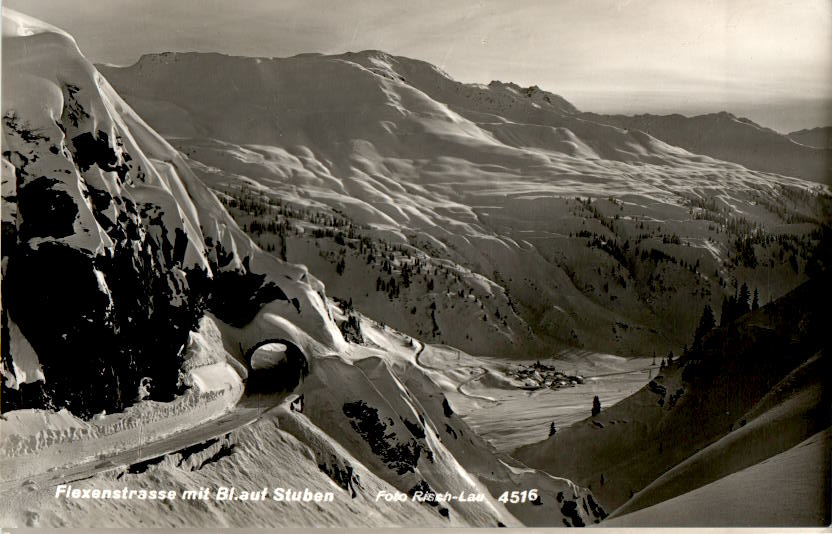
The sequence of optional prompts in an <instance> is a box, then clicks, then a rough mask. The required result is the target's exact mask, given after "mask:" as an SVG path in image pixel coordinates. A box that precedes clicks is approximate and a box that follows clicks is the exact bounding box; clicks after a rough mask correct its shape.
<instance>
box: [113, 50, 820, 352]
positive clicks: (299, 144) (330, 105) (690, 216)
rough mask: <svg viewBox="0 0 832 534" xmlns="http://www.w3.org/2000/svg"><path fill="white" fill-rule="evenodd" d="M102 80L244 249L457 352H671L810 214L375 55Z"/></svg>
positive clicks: (799, 258)
mask: <svg viewBox="0 0 832 534" xmlns="http://www.w3.org/2000/svg"><path fill="white" fill-rule="evenodd" d="M100 68H101V71H102V73H103V74H104V75H105V76H106V77H107V79H108V80H109V81H110V82H111V83H112V84H113V85H114V86H115V87H116V88H117V89H118V90H119V92H120V93H121V94H122V95H123V96H124V98H125V99H127V101H128V102H130V104H131V105H132V106H134V107H135V109H137V110H139V112H140V113H141V115H142V116H143V117H144V118H145V119H146V120H147V121H148V122H149V123H150V124H152V125H153V127H154V128H156V129H157V131H159V132H160V133H161V134H162V135H164V136H165V137H166V138H167V139H168V140H169V141H170V142H171V143H173V145H174V146H176V147H177V148H179V149H180V150H181V151H182V153H184V154H185V155H187V157H188V158H189V160H190V163H191V165H192V167H193V168H194V169H195V171H196V172H197V174H198V175H199V176H200V177H201V178H202V179H203V180H204V181H205V182H206V183H207V184H209V186H210V187H211V188H212V189H214V190H215V191H217V192H218V194H219V195H220V197H221V198H222V199H223V202H224V203H226V205H227V206H229V208H230V211H231V213H232V215H233V216H234V217H235V218H237V220H238V222H240V224H241V226H243V227H244V228H245V229H246V230H247V231H248V232H249V234H250V235H252V236H253V237H255V239H256V240H257V241H258V242H259V243H261V244H262V245H263V246H265V247H268V248H270V250H271V249H272V248H274V250H275V251H277V252H278V253H279V254H280V255H282V256H284V257H287V258H288V259H290V260H291V261H295V262H298V263H303V264H306V265H308V266H310V269H312V270H313V272H315V274H316V275H317V276H320V277H321V278H322V279H323V280H324V282H325V283H326V284H327V287H329V288H330V292H331V293H332V294H334V295H336V296H338V297H341V298H343V299H344V300H351V301H352V302H353V304H354V305H355V307H356V308H357V309H358V310H359V311H361V312H363V313H365V314H366V315H368V316H370V317H374V318H377V319H379V320H384V321H385V322H387V323H388V324H390V325H392V326H394V327H395V328H397V329H399V330H402V331H405V332H407V333H408V334H411V335H413V336H417V337H421V338H425V339H428V340H431V341H435V342H441V343H447V344H450V345H453V346H457V347H460V348H462V349H464V350H466V351H467V352H470V353H472V354H489V355H494V356H508V355H515V356H520V355H528V354H530V353H531V354H536V355H539V354H544V355H546V354H551V353H552V352H557V351H558V350H561V349H562V348H563V347H573V348H574V347H577V348H583V349H587V350H594V351H600V352H606V353H613V354H622V355H627V356H631V355H642V356H644V355H649V354H650V353H651V352H652V351H659V352H660V353H666V352H667V351H668V350H675V351H676V352H677V353H678V352H679V351H680V350H681V349H682V347H683V345H684V344H685V343H689V342H690V340H691V338H692V335H693V331H694V329H695V327H696V322H697V321H698V319H699V316H700V314H701V312H702V309H703V306H704V305H705V304H709V305H711V307H713V308H718V307H719V306H720V304H721V301H722V299H723V297H724V296H725V295H727V294H732V293H733V292H734V287H733V286H735V285H736V286H739V285H741V284H742V283H743V282H745V283H747V284H748V285H749V286H751V287H756V288H759V291H760V292H761V298H762V299H763V302H768V301H769V300H771V299H774V298H776V297H778V296H780V295H782V294H784V293H786V292H787V291H789V290H791V289H793V288H794V287H796V286H797V285H798V284H799V283H800V282H802V281H804V280H805V279H806V275H805V271H806V269H807V267H808V266H810V264H811V263H812V259H811V258H812V257H813V251H814V249H815V248H816V244H817V235H816V234H815V233H813V232H816V231H817V228H818V226H819V225H820V224H821V222H822V221H823V220H825V217H826V215H824V212H823V209H824V208H823V205H824V203H827V202H828V189H827V188H824V187H823V186H818V185H816V184H812V183H810V182H806V181H804V180H800V179H796V178H791V177H787V176H781V175H773V174H764V173H761V172H756V171H751V170H748V169H746V168H744V167H741V166H739V165H737V164H735V163H728V162H725V161H719V160H715V159H712V158H710V157H707V156H702V155H697V154H693V153H691V152H688V151H686V150H684V149H682V148H678V147H676V146H672V145H670V144H668V143H666V142H663V141H661V140H659V139H657V138H656V137H653V136H651V135H648V134H647V133H644V132H642V131H639V130H637V129H629V130H626V129H623V128H619V127H616V126H611V125H609V124H604V123H603V122H601V121H600V120H592V119H591V118H590V117H589V116H587V115H585V114H581V113H580V112H578V111H577V110H576V109H575V108H574V106H572V105H570V104H569V103H568V102H566V101H565V100H564V99H562V98H561V97H558V96H557V95H554V94H552V93H548V92H546V91H543V90H541V89H539V88H537V87H530V88H521V87H518V86H516V85H514V84H510V83H501V82H492V83H491V84H489V85H487V86H486V85H477V84H463V83H459V82H457V81H455V80H453V79H451V78H450V77H449V76H448V75H446V74H445V73H443V72H442V71H441V70H439V69H437V68H436V67H434V66H432V65H430V64H428V63H424V62H421V61H417V60H412V59H408V58H403V57H395V56H391V55H388V54H385V53H383V52H378V51H365V52H360V53H347V54H342V55H334V56H323V55H316V54H306V55H302V56H297V57H292V58H243V57H229V56H225V55H221V54H200V53H165V54H155V55H146V56H143V57H142V58H141V59H140V60H139V61H138V62H137V63H136V64H134V65H132V66H129V67H124V68H119V67H105V66H102V67H100ZM335 80H337V82H336V81H335ZM789 143H790V142H789ZM809 268H810V269H811V267H809ZM414 272H415V273H416V276H414V275H413V274H414ZM411 286H412V287H411ZM472 317H474V318H477V320H476V321H471V320H470V319H471V318H472Z"/></svg>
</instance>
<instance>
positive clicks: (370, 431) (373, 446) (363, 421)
mask: <svg viewBox="0 0 832 534" xmlns="http://www.w3.org/2000/svg"><path fill="white" fill-rule="evenodd" d="M343 411H344V415H346V416H347V417H349V418H350V425H351V426H352V428H353V430H355V431H356V432H357V433H358V434H360V435H361V437H362V438H364V441H366V442H367V444H368V445H369V446H370V450H372V451H373V454H375V455H376V456H378V457H379V458H380V459H381V461H383V462H384V463H385V464H387V467H389V468H390V469H393V470H394V471H396V473H398V474H399V475H404V474H405V473H414V472H415V468H416V465H417V464H418V463H419V456H420V455H421V453H422V446H421V445H420V444H419V443H417V441H416V439H415V438H412V437H411V438H410V439H409V440H408V441H406V442H404V443H402V442H401V441H399V439H398V438H397V436H396V433H395V432H391V431H388V425H387V424H385V423H384V422H383V421H382V420H381V419H380V418H379V416H378V410H377V409H375V408H372V407H370V406H367V404H366V403H365V402H364V401H355V402H348V403H346V404H344V407H343Z"/></svg>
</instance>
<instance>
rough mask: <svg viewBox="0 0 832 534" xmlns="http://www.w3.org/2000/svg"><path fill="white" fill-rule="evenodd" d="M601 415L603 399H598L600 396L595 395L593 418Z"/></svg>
mask: <svg viewBox="0 0 832 534" xmlns="http://www.w3.org/2000/svg"><path fill="white" fill-rule="evenodd" d="M599 413H601V399H599V398H598V395H595V398H594V399H592V417H595V416H596V415H598V414H599Z"/></svg>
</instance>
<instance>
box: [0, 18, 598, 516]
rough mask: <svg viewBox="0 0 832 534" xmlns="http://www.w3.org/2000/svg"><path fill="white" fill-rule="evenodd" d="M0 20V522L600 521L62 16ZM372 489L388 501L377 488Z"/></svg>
mask: <svg viewBox="0 0 832 534" xmlns="http://www.w3.org/2000/svg"><path fill="white" fill-rule="evenodd" d="M2 36H3V42H2V53H3V57H2V60H3V62H2V64H3V81H2V83H3V87H2V95H3V101H2V113H3V138H2V141H3V142H2V148H3V158H2V165H3V166H2V185H3V190H2V202H3V205H2V214H3V219H2V232H3V234H2V238H3V242H2V277H3V283H2V292H3V294H2V303H3V307H2V326H3V328H2V403H3V404H2V412H3V414H2V417H0V425H1V426H0V473H2V483H0V494H1V495H2V498H1V499H0V523H2V524H4V525H9V526H66V525H74V526H77V527H85V528H90V527H101V526H135V525H137V524H140V523H141V524H146V525H153V526H158V527H171V526H189V527H207V526H212V527H213V526H217V525H227V526H237V527H244V526H252V527H265V526H270V527H273V526H276V525H285V526H313V525H314V526H326V525H329V526H345V525H353V526H365V527H366V526H394V525H403V524H419V525H438V526H444V525H453V526H491V527H495V526H499V525H522V524H528V525H563V524H569V525H584V524H590V523H593V522H598V521H600V520H601V518H602V517H603V516H604V515H605V513H604V511H603V509H601V508H600V507H599V506H598V504H597V503H596V502H595V501H594V500H593V498H592V494H591V492H589V491H588V490H586V489H585V488H581V487H578V486H576V485H574V484H572V483H571V482H570V481H568V480H566V479H562V478H558V477H554V476H550V475H548V474H545V473H542V472H539V471H535V470H533V469H527V468H524V467H523V466H521V465H519V464H518V463H517V462H515V461H513V460H511V459H510V458H508V457H504V456H502V455H500V454H498V453H497V452H496V451H495V450H494V449H493V448H492V447H491V446H490V445H489V444H488V443H486V442H485V441H484V440H483V439H482V438H480V437H479V436H477V435H476V434H475V433H474V432H473V431H472V430H471V428H470V427H469V426H468V425H467V423H466V422H465V421H464V420H462V418H461V417H460V416H459V415H458V414H456V413H455V412H454V410H453V407H452V405H451V404H450V403H449V402H448V400H447V398H446V397H445V395H444V392H445V391H446V389H447V388H449V387H451V386H449V385H448V384H446V383H445V382H447V381H444V382H443V380H442V377H441V376H438V375H437V373H436V372H429V371H428V370H427V369H426V368H424V367H422V366H421V365H420V363H419V361H418V354H419V353H421V352H422V351H424V350H426V346H425V345H424V344H422V343H420V342H418V341H416V340H414V339H413V338H412V337H410V336H407V335H404V334H401V333H399V332H396V331H393V330H391V329H389V328H388V327H386V326H384V325H381V324H378V323H375V322H374V321H371V320H369V319H366V318H364V317H363V316H361V315H360V314H358V313H356V312H355V311H354V310H352V309H351V308H350V307H349V306H348V305H346V304H342V305H341V306H334V305H333V304H332V301H330V300H328V299H327V296H326V294H325V292H324V285H323V284H322V283H321V282H320V281H319V280H318V279H316V278H315V277H314V276H313V275H312V274H310V272H309V271H308V270H307V269H306V268H305V267H303V266H298V265H295V264H291V263H288V262H285V261H282V260H280V259H277V258H276V257H274V256H273V255H271V254H268V253H267V252H264V251H263V250H262V249H261V248H259V247H258V246H257V245H256V244H254V243H253V242H252V240H251V239H250V238H249V237H248V236H246V235H245V233H244V232H243V231H242V230H241V229H240V228H239V227H238V225H237V224H236V223H235V221H234V220H233V219H232V218H231V217H230V215H229V214H228V212H227V211H226V209H225V207H224V206H223V203H222V202H220V200H218V198H217V197H216V196H215V194H214V193H213V192H211V191H210V190H209V189H208V188H207V187H206V186H205V185H203V183H202V181H201V180H200V179H199V178H198V177H197V176H195V175H194V173H193V171H192V170H191V164H192V163H193V162H189V161H187V160H186V159H185V158H183V157H182V156H181V154H180V153H179V152H178V151H177V150H176V149H175V148H173V147H172V146H171V145H170V144H169V143H168V142H167V141H165V140H164V139H163V138H162V137H161V136H159V135H158V134H157V133H156V132H155V131H154V130H153V129H152V128H151V127H150V126H148V125H147V123H145V122H144V121H143V120H142V118H140V116H139V115H138V114H136V112H134V110H133V109H132V107H131V106H129V105H128V104H126V103H125V102H124V101H123V100H122V99H121V97H120V96H119V95H118V94H117V93H116V91H115V90H114V89H113V88H112V86H111V85H110V84H109V83H108V81H107V80H105V79H104V78H103V77H102V76H101V75H100V74H99V73H98V71H97V70H96V69H95V68H94V67H93V66H92V65H91V64H90V63H89V62H88V61H87V60H86V59H85V58H84V57H83V55H82V54H81V52H80V51H79V49H78V47H77V45H76V43H75V42H74V40H73V39H72V37H71V36H69V35H68V34H66V33H65V32H63V31H61V30H59V29H56V28H54V27H51V26H49V25H47V24H44V23H42V22H40V21H37V20H34V19H32V18H29V17H27V16H25V15H22V14H19V13H16V12H14V11H11V10H7V9H4V10H3V27H2ZM471 278H472V279H476V277H475V276H473V275H471ZM481 285H484V287H489V286H487V284H481ZM342 333H343V334H342ZM345 337H346V338H347V339H345ZM69 481H71V484H72V485H73V486H74V487H76V488H84V489H99V490H100V489H102V488H103V489H113V488H117V489H120V488H122V487H123V486H124V485H125V484H126V485H129V486H130V488H131V489H136V490H137V491H138V490H153V491H157V490H158V489H159V487H160V486H165V487H167V488H170V489H171V490H173V491H176V492H180V491H185V490H190V489H192V488H199V487H210V489H211V491H212V492H214V491H216V490H217V486H219V485H223V484H224V485H229V486H230V485H235V486H239V487H240V488H242V487H243V486H245V487H246V489H254V488H256V489H258V490H259V489H261V488H263V487H268V488H269V491H270V492H271V494H272V495H273V494H274V493H276V491H275V488H278V487H280V488H291V489H295V490H298V489H300V490H303V489H306V490H308V491H311V492H315V491H320V492H321V493H325V492H331V493H332V494H333V495H334V499H333V502H332V503H331V506H321V504H320V502H316V501H303V502H293V503H290V504H286V503H284V504H286V507H284V506H283V505H282V504H280V503H271V502H268V503H263V502H258V503H256V504H254V505H250V504H246V503H240V506H225V505H224V504H223V503H222V502H215V501H211V502H208V503H206V502H202V501H199V502H193V501H189V500H186V499H185V498H177V499H176V500H174V501H169V502H165V503H162V504H160V503H158V502H152V500H151V501H147V500H136V501H133V502H131V503H130V506H125V503H124V501H120V500H117V499H114V500H106V499H100V500H96V499H92V500H85V501H78V502H72V503H71V504H68V503H67V502H64V501H63V500H61V499H56V497H55V494H56V493H55V492H56V489H55V488H56V486H58V485H59V484H65V483H67V482H69ZM531 488H534V489H535V490H537V493H538V495H537V496H536V497H534V498H531V497H530V498H529V499H526V498H525V495H526V494H524V502H521V503H513V502H509V501H508V499H504V500H502V501H501V500H499V495H500V494H502V493H504V492H512V491H515V492H520V491H527V490H528V489H531ZM382 491H383V492H385V493H386V494H388V495H395V494H396V493H397V492H400V493H402V494H403V495H404V496H405V497H406V498H405V501H404V502H403V503H401V502H398V501H397V502H396V503H394V504H392V505H381V504H379V502H378V495H379V492H382ZM446 492H447V494H448V495H451V494H452V495H453V496H454V497H455V498H454V499H451V498H448V499H446V500H444V501H443V500H441V499H437V498H436V496H437V494H439V495H442V496H444V495H445V494H446ZM417 493H418V494H420V495H422V496H423V497H424V502H419V501H418V500H413V499H412V497H413V496H414V495H416V494H417ZM177 495H182V494H181V493H177ZM213 495H214V494H213V493H212V496H213ZM459 495H463V496H464V499H463V498H459V497H457V496H459ZM532 501H533V502H532ZM272 504H274V505H272ZM328 504H329V503H328ZM134 505H135V506H134ZM159 506H165V508H160V507H159ZM162 509H163V510H164V512H163V513H160V510H162ZM415 522H418V523H415Z"/></svg>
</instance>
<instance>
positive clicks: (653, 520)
mask: <svg viewBox="0 0 832 534" xmlns="http://www.w3.org/2000/svg"><path fill="white" fill-rule="evenodd" d="M830 445H832V441H831V440H830V431H829V430H828V429H827V430H825V431H823V432H818V433H817V434H815V435H813V436H811V437H809V438H807V439H806V440H805V441H803V442H801V443H799V444H797V445H795V446H794V447H792V448H790V449H788V450H786V451H784V452H781V453H780V454H777V455H775V456H772V457H771V458H768V459H766V460H764V461H762V462H760V463H758V464H755V465H753V466H751V467H748V468H746V469H744V470H742V471H739V472H737V473H734V474H732V475H729V476H727V477H725V478H721V479H719V480H717V481H716V482H711V483H710V484H707V485H705V486H702V487H700V488H697V489H695V490H693V491H691V492H689V493H685V494H683V495H680V496H678V497H674V498H673V499H670V500H667V501H664V502H662V503H660V504H656V505H654V506H651V507H649V508H644V509H641V510H638V511H636V512H633V513H630V514H627V515H623V516H621V517H615V518H612V519H610V520H609V521H608V522H605V523H604V525H605V526H610V527H642V528H643V527H647V526H649V527H698V528H708V527H725V526H736V525H738V524H742V526H744V527H771V526H772V525H777V526H779V527H821V526H823V527H827V526H828V525H829V497H830V495H829V493H830V492H829V449H830Z"/></svg>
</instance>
